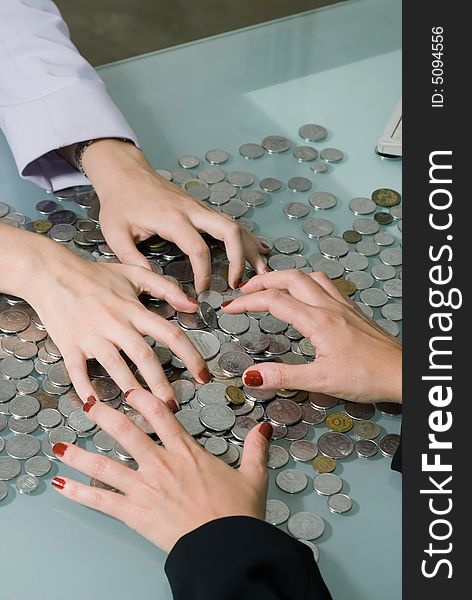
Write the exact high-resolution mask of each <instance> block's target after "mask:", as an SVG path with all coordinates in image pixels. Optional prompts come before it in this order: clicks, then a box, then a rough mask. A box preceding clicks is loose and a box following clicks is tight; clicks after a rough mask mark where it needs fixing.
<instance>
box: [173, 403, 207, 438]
mask: <svg viewBox="0 0 472 600" xmlns="http://www.w3.org/2000/svg"><path fill="white" fill-rule="evenodd" d="M199 414H200V413H199V411H197V410H193V409H191V408H188V409H184V410H179V411H178V412H176V413H175V417H176V419H177V420H178V421H179V422H180V424H181V425H182V426H183V428H184V429H185V430H186V431H187V432H188V433H189V434H190V435H192V436H196V435H200V434H202V433H203V432H204V431H205V425H203V424H202V422H201V421H200V417H199Z"/></svg>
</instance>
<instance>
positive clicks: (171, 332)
mask: <svg viewBox="0 0 472 600" xmlns="http://www.w3.org/2000/svg"><path fill="white" fill-rule="evenodd" d="M166 337H167V341H168V342H169V343H172V344H181V343H183V342H184V341H185V340H186V339H188V338H187V336H186V335H185V333H184V332H183V331H182V330H181V329H179V328H178V327H175V326H174V325H171V326H170V327H169V329H168V330H167V336H166Z"/></svg>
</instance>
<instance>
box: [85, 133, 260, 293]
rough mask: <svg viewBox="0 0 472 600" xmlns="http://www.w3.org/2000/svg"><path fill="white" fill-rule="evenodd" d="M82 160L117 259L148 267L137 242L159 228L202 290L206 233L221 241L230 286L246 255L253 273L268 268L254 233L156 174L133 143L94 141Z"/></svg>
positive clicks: (206, 279) (207, 266) (207, 265)
mask: <svg viewBox="0 0 472 600" xmlns="http://www.w3.org/2000/svg"><path fill="white" fill-rule="evenodd" d="M82 164H83V166H84V168H85V171H86V173H87V176H88V177H89V179H90V181H91V182H92V184H93V185H94V187H95V190H96V192H97V194H98V197H99V199H100V225H101V229H102V231H103V234H104V237H105V239H106V241H107V243H108V245H109V246H110V247H111V248H112V250H113V251H114V252H115V254H116V255H117V256H118V258H119V259H120V260H121V262H123V263H126V264H132V265H141V266H144V267H147V268H149V264H148V262H147V260H146V259H145V257H144V256H143V255H142V254H141V253H140V252H139V251H138V249H137V248H136V245H135V244H136V243H137V242H140V241H143V240H145V239H147V238H149V237H151V236H152V235H154V234H156V233H157V234H159V235H160V236H161V237H162V238H164V239H166V240H169V241H171V242H174V243H175V244H177V246H179V248H180V249H181V250H182V251H183V252H184V253H185V254H187V255H188V256H189V259H190V262H191V264H192V268H193V272H194V276H195V289H196V291H197V293H200V292H201V291H203V290H205V289H207V288H208V286H209V284H210V276H211V262H210V252H209V249H208V246H207V244H206V243H205V241H204V240H203V238H202V236H201V235H200V232H207V233H209V234H210V235H211V236H213V237H214V238H216V239H218V240H222V241H224V243H225V246H226V252H227V255H228V259H229V274H228V282H229V284H230V286H231V287H233V288H235V287H238V285H239V282H240V281H241V278H242V275H243V272H244V266H245V260H246V259H247V260H248V261H249V262H250V263H251V265H252V266H253V268H254V270H255V271H256V273H263V272H264V271H265V270H266V269H267V267H266V264H265V263H264V261H263V260H262V258H261V256H260V254H259V252H267V249H266V248H265V247H264V246H263V245H262V244H261V242H260V241H259V240H258V238H257V237H256V236H254V235H253V234H252V233H250V232H249V231H247V230H246V229H244V228H243V227H240V226H239V225H238V224H237V222H236V221H234V219H231V218H230V217H227V216H226V215H224V214H220V213H218V212H216V211H214V210H212V209H211V208H210V207H209V206H207V205H206V204H204V203H203V202H200V201H199V200H195V199H194V198H191V197H190V196H188V195H187V194H186V193H185V192H184V191H183V190H182V189H181V188H179V187H177V186H176V185H174V184H173V183H170V182H168V181H167V180H165V179H164V178H163V177H161V176H160V175H158V174H157V173H156V172H155V170H154V169H153V168H152V167H151V165H150V164H149V163H148V161H147V160H146V157H145V155H144V154H143V152H141V151H140V150H138V149H137V148H135V147H134V146H133V145H132V144H128V143H124V142H120V141H117V140H101V141H99V142H95V143H94V144H92V145H91V146H89V147H88V148H87V149H86V150H85V152H84V155H83V159H82Z"/></svg>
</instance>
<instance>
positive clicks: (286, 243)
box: [274, 236, 301, 254]
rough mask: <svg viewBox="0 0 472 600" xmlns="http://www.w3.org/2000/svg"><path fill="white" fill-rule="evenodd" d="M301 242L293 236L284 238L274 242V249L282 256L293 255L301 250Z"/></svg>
mask: <svg viewBox="0 0 472 600" xmlns="http://www.w3.org/2000/svg"><path fill="white" fill-rule="evenodd" d="M300 246H301V242H300V240H298V239H297V238H296V237H293V236H283V237H279V238H277V239H276V240H274V248H275V249H276V250H278V251H279V252H281V253H282V254H293V253H295V252H299V251H300V250H301V247H300Z"/></svg>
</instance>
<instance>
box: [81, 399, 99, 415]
mask: <svg viewBox="0 0 472 600" xmlns="http://www.w3.org/2000/svg"><path fill="white" fill-rule="evenodd" d="M96 403H97V399H96V398H94V397H93V396H89V397H88V398H87V402H86V403H85V404H84V406H83V411H84V413H88V412H89V410H90V409H91V408H92V406H93V405H94V404H96Z"/></svg>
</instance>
